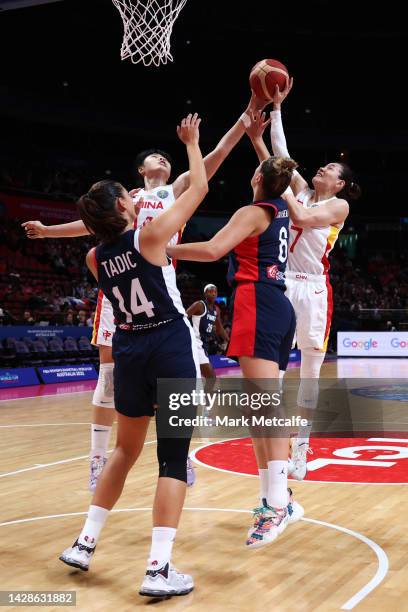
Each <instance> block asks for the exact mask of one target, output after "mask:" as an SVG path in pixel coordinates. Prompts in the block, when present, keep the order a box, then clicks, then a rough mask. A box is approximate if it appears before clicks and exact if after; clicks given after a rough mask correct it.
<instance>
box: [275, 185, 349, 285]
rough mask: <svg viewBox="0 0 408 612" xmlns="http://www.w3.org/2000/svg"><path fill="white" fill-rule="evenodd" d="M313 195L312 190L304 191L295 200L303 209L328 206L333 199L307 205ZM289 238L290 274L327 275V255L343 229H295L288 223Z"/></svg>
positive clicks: (330, 227)
mask: <svg viewBox="0 0 408 612" xmlns="http://www.w3.org/2000/svg"><path fill="white" fill-rule="evenodd" d="M313 195H314V191H313V190H312V189H309V188H307V189H304V190H303V191H301V192H300V193H299V194H298V195H297V197H296V199H297V201H298V202H299V203H300V204H302V206H304V207H305V208H314V207H316V206H326V205H329V206H330V202H331V201H332V200H334V199H335V196H334V197H333V198H329V199H328V200H322V201H321V202H313V203H312V204H309V201H310V199H311V197H312V196H313ZM289 227H290V238H289V254H288V263H287V270H290V271H291V272H305V273H306V274H327V272H328V270H329V267H330V264H329V259H328V257H329V253H330V251H331V250H332V248H333V247H334V244H335V242H336V240H337V236H338V235H339V233H340V230H341V229H342V227H343V224H342V225H341V226H340V227H335V226H333V225H329V226H327V227H304V228H300V227H296V225H295V224H293V223H292V222H291V221H290V226H289Z"/></svg>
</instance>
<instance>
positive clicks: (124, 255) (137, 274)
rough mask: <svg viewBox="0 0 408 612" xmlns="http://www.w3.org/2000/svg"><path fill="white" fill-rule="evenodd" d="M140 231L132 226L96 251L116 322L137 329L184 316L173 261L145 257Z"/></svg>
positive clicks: (103, 287) (102, 285)
mask: <svg viewBox="0 0 408 612" xmlns="http://www.w3.org/2000/svg"><path fill="white" fill-rule="evenodd" d="M139 232H140V229H138V230H129V231H127V232H125V233H123V234H121V235H120V236H119V238H118V239H117V240H116V241H115V242H113V243H110V244H101V245H99V246H98V247H97V248H96V253H95V256H96V262H97V266H98V284H99V288H100V289H101V290H102V291H103V293H104V294H105V295H106V297H107V298H108V300H109V301H110V302H111V304H112V308H113V314H114V318H115V324H116V325H119V326H121V327H122V328H128V329H132V330H134V331H144V330H148V329H154V328H156V327H158V326H159V325H163V324H165V323H169V322H171V321H174V320H175V319H179V318H181V317H183V316H185V310H184V308H183V304H182V302H181V298H180V293H179V291H178V289H177V286H176V274H175V270H174V267H173V265H172V264H171V262H170V263H169V264H168V265H167V266H155V265H153V264H151V263H149V262H148V261H146V259H144V257H143V256H142V255H141V254H140V252H139Z"/></svg>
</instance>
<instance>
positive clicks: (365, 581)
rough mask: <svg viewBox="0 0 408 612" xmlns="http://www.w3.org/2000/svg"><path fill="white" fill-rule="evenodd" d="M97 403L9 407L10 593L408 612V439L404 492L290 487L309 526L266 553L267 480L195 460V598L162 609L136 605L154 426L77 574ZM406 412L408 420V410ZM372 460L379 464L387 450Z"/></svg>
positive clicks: (4, 547) (402, 458)
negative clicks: (254, 533) (251, 536)
mask: <svg viewBox="0 0 408 612" xmlns="http://www.w3.org/2000/svg"><path fill="white" fill-rule="evenodd" d="M363 362H364V363H363ZM407 374H408V360H371V361H370V360H358V359H353V360H350V359H348V360H343V362H342V363H340V361H339V362H337V363H336V362H333V363H326V364H324V366H323V375H324V376H325V377H336V376H337V375H339V376H361V377H364V376H365V377H367V378H368V377H375V376H382V377H384V376H391V375H393V376H394V377H395V376H398V377H401V378H402V377H405V378H406V377H407ZM290 375H291V376H298V370H297V369H293V370H291V372H290ZM90 401H91V391H90V390H88V391H76V392H74V393H59V392H58V393H57V394H55V395H50V396H42V397H25V398H20V399H14V400H3V401H1V402H0V430H1V431H0V433H1V440H2V443H1V446H0V482H1V489H0V507H1V518H0V541H1V556H0V568H1V569H0V577H1V587H0V590H8V591H9V590H11V591H16V590H23V591H27V590H35V591H40V590H51V591H66V590H68V591H75V592H76V598H77V599H76V609H77V610H79V611H81V612H88V611H94V610H95V611H103V612H125V611H128V610H129V611H130V610H134V609H141V608H145V607H146V606H149V605H151V604H152V603H154V604H155V605H157V608H156V609H159V610H175V611H176V610H193V611H194V612H208V610H211V611H213V610H214V611H218V610H219V611H222V612H227V611H234V612H235V611H236V612H246V611H249V610H262V611H264V610H273V611H276V612H280V611H282V612H283V611H289V610H291V611H292V610H299V611H305V612H330V611H332V610H333V611H334V610H351V609H356V610H361V611H362V612H363V611H367V612H368V611H369V612H371V611H377V610H381V611H384V610H387V611H388V610H390V611H405V610H407V611H408V546H407V543H408V537H407V529H406V522H407V518H408V487H407V483H408V458H407V448H408V442H407V441H406V440H405V441H404V438H403V437H402V436H401V439H400V440H398V448H399V449H400V450H399V451H398V450H397V451H396V450H395V444H397V443H395V444H394V451H392V449H391V450H388V452H389V453H391V454H392V453H394V454H395V453H397V455H398V457H399V459H398V461H399V466H401V464H403V466H404V467H403V469H405V473H406V475H407V477H406V478H405V483H406V484H402V482H396V483H393V482H387V483H386V484H385V483H383V484H378V483H370V484H368V483H365V484H359V483H355V482H353V483H347V478H348V477H347V476H340V477H339V482H336V480H334V481H330V482H323V481H322V480H316V481H309V482H301V483H298V482H293V481H291V483H292V484H291V486H292V487H293V490H294V492H295V496H296V499H297V500H298V501H299V502H300V503H302V505H303V506H304V507H305V517H304V519H303V520H302V521H300V522H298V523H296V524H294V525H291V526H289V527H288V528H287V529H286V531H285V532H284V533H283V534H282V536H281V537H280V538H279V539H278V540H277V541H276V542H275V543H273V544H271V545H269V546H267V547H265V548H264V549H261V550H258V551H247V550H245V547H244V541H245V536H246V531H247V528H248V526H249V525H250V521H251V514H250V510H251V508H252V507H253V506H254V505H256V503H257V494H258V480H257V478H255V477H253V476H248V475H242V474H240V473H239V472H240V471H242V470H240V465H239V464H238V465H237V466H236V469H235V470H234V471H228V470H223V471H221V470H219V469H213V466H210V465H205V462H203V461H199V462H198V460H197V465H196V472H197V480H196V483H195V485H194V486H193V487H192V488H191V489H188V491H187V498H186V504H185V506H186V507H185V510H184V512H183V515H182V520H181V524H180V528H179V531H178V535H177V540H176V544H175V547H174V558H173V561H174V563H175V565H176V566H177V567H178V568H179V569H180V570H181V571H185V572H189V573H191V574H192V575H193V577H194V579H195V584H196V588H195V590H194V591H193V592H192V593H191V594H189V595H187V596H185V597H179V598H173V599H169V600H164V601H152V600H149V599H147V598H143V597H140V596H139V595H138V588H139V585H140V583H141V580H142V578H143V573H144V569H145V561H146V558H147V554H148V552H149V544H150V530H151V513H150V508H151V505H152V498H153V489H154V483H155V479H156V472H157V470H156V456H155V435H154V427H153V426H151V428H150V430H149V435H148V438H147V440H146V445H145V449H144V452H143V454H142V457H141V458H140V460H139V462H138V464H137V465H136V466H135V468H134V469H133V471H132V472H131V473H130V475H129V478H128V481H127V483H126V486H125V490H124V493H123V495H122V498H121V499H120V500H119V503H118V505H117V507H116V509H115V511H114V512H113V513H112V514H111V516H110V517H109V519H108V522H107V524H106V526H105V528H104V530H103V532H102V536H101V539H100V542H99V544H98V550H97V552H96V554H95V557H94V560H93V563H92V565H91V569H90V571H89V572H88V573H84V572H81V571H79V570H73V569H70V568H69V567H68V566H66V565H64V564H63V563H61V562H60V561H59V560H58V556H59V554H60V553H61V551H62V550H63V549H64V548H66V547H67V546H69V545H71V544H72V542H73V540H74V539H75V538H76V537H77V535H78V533H79V531H80V528H81V526H82V523H83V520H84V515H85V513H86V510H87V508H88V505H89V501H90V494H89V493H88V491H87V478H88V463H87V453H88V450H89V422H90ZM398 405H399V409H401V407H404V408H405V410H407V405H406V403H405V404H404V403H403V402H399V404H398ZM407 420H408V419H405V421H407ZM405 437H406V434H405ZM113 441H114V436H112V445H113ZM214 442H215V443H219V442H220V440H212V441H211V440H198V439H195V440H193V444H192V449H193V451H194V449H196V448H198V447H200V446H203V445H204V446H205V445H208V443H214ZM371 444H373V443H371ZM377 444H378V443H377ZM207 448H208V447H207ZM404 451H405V455H404ZM372 452H374V453H377V454H378V452H379V451H378V446H377V450H374V451H372ZM315 453H316V451H315ZM398 453H399V454H398ZM315 456H316V455H315ZM343 456H344V455H343ZM372 457H373V455H372ZM313 458H314V457H313ZM374 463H375V461H374ZM396 463H397V462H396ZM380 471H381V470H380ZM383 471H386V470H383ZM349 473H350V471H349ZM351 473H352V472H351ZM341 479H343V480H341ZM351 480H352V479H351ZM391 480H392V479H391ZM397 480H398V478H397ZM399 480H400V481H401V478H400V477H399ZM402 480H403V479H402ZM9 609H10V610H11V609H16V608H11V607H10V608H9ZM21 609H23V608H22V606H21ZM43 609H46V610H57V609H60V608H59V607H56V606H55V607H52V606H49V607H46V608H43Z"/></svg>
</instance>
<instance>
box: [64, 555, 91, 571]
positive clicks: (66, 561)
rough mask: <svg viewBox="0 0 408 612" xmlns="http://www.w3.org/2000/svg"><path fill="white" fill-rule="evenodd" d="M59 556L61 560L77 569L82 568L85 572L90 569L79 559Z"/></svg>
mask: <svg viewBox="0 0 408 612" xmlns="http://www.w3.org/2000/svg"><path fill="white" fill-rule="evenodd" d="M58 558H59V560H60V561H62V562H63V563H65V564H66V565H69V566H70V567H75V568H76V569H80V570H82V571H83V572H87V571H88V569H89V568H88V567H85V566H84V565H81V564H80V563H78V562H77V561H73V560H71V559H66V558H65V557H58Z"/></svg>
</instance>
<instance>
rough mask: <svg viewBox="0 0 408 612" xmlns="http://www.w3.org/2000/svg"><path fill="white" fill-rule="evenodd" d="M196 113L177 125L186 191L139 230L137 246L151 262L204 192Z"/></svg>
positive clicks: (206, 185) (198, 120)
mask: <svg viewBox="0 0 408 612" xmlns="http://www.w3.org/2000/svg"><path fill="white" fill-rule="evenodd" d="M200 122H201V119H199V118H198V116H197V114H195V115H191V114H190V115H188V117H187V118H186V119H183V121H182V122H181V125H180V126H177V134H178V137H179V138H180V140H181V141H182V142H183V143H184V144H185V145H186V149H187V155H188V161H189V167H190V184H189V187H188V188H187V190H186V191H185V192H184V193H183V194H182V195H181V196H180V197H179V198H177V200H176V201H175V202H174V204H173V206H172V207H171V208H169V209H168V210H166V211H164V212H163V213H162V214H161V215H159V216H158V217H156V219H153V221H151V222H150V223H148V224H147V225H145V226H144V227H143V228H142V229H141V230H140V242H139V244H140V247H141V253H142V255H143V257H145V258H146V259H147V260H148V261H151V263H156V262H157V261H158V260H159V259H160V258H163V255H164V249H165V247H166V245H167V243H168V242H169V241H170V238H172V236H174V234H176V233H177V232H178V231H179V229H180V228H181V227H183V225H184V224H185V223H186V222H187V221H188V220H189V219H190V217H191V216H192V215H193V213H194V212H195V210H196V209H197V208H198V206H199V204H200V203H201V202H202V201H203V199H204V197H205V195H206V194H207V193H208V183H207V177H206V174H205V167H204V163H203V158H202V155H201V151H200V147H199V144H198V141H199V125H200Z"/></svg>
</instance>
